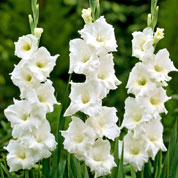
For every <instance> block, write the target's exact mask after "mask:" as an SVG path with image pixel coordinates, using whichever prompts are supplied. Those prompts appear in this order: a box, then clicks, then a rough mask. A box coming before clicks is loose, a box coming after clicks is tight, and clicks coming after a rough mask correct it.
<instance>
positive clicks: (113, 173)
mask: <svg viewBox="0 0 178 178" xmlns="http://www.w3.org/2000/svg"><path fill="white" fill-rule="evenodd" d="M118 152H119V150H118V138H117V139H116V140H115V145H114V161H115V163H116V165H118V163H119V155H118ZM117 172H118V167H114V168H113V169H112V172H111V178H115V177H117Z"/></svg>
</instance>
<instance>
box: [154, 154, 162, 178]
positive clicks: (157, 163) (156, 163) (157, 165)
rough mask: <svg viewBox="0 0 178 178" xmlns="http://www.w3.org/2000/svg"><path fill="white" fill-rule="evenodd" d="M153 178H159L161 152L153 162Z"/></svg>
mask: <svg viewBox="0 0 178 178" xmlns="http://www.w3.org/2000/svg"><path fill="white" fill-rule="evenodd" d="M153 168H154V178H158V177H160V173H161V170H162V151H159V152H158V154H157V156H156V158H155V161H154V167H153Z"/></svg>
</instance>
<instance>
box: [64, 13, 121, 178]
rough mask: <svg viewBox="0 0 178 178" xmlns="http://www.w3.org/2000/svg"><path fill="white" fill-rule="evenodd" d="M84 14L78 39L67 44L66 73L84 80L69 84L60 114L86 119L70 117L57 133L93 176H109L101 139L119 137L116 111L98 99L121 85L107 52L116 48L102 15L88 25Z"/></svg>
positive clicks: (111, 163)
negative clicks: (68, 101)
mask: <svg viewBox="0 0 178 178" xmlns="http://www.w3.org/2000/svg"><path fill="white" fill-rule="evenodd" d="M83 12H84V13H85V11H83ZM88 12H91V11H88ZM88 12H87V14H86V15H87V17H86V18H87V19H88V20H85V21H86V22H88V23H87V24H85V26H84V28H83V29H82V30H80V31H79V33H80V34H81V37H82V39H81V38H78V39H74V40H71V41H70V69H69V73H72V72H75V73H77V74H84V75H85V76H86V80H85V82H84V83H74V82H71V83H70V84H71V93H70V95H69V97H70V100H71V103H70V105H69V107H68V108H67V110H66V112H65V114H64V116H72V115H74V114H75V113H77V112H83V113H84V114H86V116H87V120H85V121H82V120H81V119H80V118H78V117H75V116H72V121H71V123H70V124H69V128H68V130H66V131H61V132H62V136H63V137H64V143H63V144H64V148H65V149H66V150H68V151H69V152H70V153H73V154H75V156H76V157H77V158H78V159H79V160H82V161H85V163H86V165H87V166H89V167H90V169H91V171H92V172H94V173H95V177H99V176H103V175H107V174H109V173H110V171H111V168H112V167H114V166H116V164H115V162H114V158H113V156H112V155H111V154H110V148H111V146H110V142H109V141H108V140H106V139H103V137H105V138H108V139H111V140H114V139H115V138H116V137H118V136H119V134H120V129H119V127H118V126H117V124H116V123H117V121H118V117H117V115H116V112H117V111H116V109H115V108H114V107H106V106H102V99H103V98H104V97H106V95H107V94H108V93H109V90H114V89H116V88H117V85H119V84H120V83H121V82H120V81H119V80H118V79H117V78H116V76H115V70H114V62H113V55H112V53H111V52H112V51H116V48H117V44H116V40H115V35H114V29H113V27H112V26H111V25H109V24H108V23H107V22H106V20H105V18H104V17H103V16H101V17H100V18H99V19H97V20H96V21H95V22H91V21H90V19H91V18H90V17H88ZM90 15H91V14H90Z"/></svg>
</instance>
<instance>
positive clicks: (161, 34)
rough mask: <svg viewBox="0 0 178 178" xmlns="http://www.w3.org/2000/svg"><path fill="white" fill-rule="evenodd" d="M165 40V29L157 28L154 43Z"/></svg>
mask: <svg viewBox="0 0 178 178" xmlns="http://www.w3.org/2000/svg"><path fill="white" fill-rule="evenodd" d="M163 38H164V28H157V29H156V32H155V34H154V42H155V43H158V42H159V41H160V40H161V39H163Z"/></svg>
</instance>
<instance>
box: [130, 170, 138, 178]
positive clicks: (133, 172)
mask: <svg viewBox="0 0 178 178" xmlns="http://www.w3.org/2000/svg"><path fill="white" fill-rule="evenodd" d="M131 178H137V177H136V173H135V171H134V170H133V168H131Z"/></svg>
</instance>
